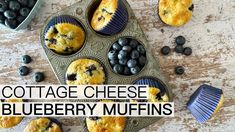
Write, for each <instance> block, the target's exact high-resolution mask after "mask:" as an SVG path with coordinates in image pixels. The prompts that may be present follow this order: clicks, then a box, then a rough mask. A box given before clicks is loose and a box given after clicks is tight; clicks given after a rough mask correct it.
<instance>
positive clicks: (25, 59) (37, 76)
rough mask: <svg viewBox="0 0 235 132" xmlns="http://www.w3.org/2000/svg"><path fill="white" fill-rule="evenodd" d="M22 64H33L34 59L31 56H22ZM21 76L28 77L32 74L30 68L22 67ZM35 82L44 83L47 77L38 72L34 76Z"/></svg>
mask: <svg viewBox="0 0 235 132" xmlns="http://www.w3.org/2000/svg"><path fill="white" fill-rule="evenodd" d="M22 62H23V63H24V64H29V63H30V62H32V58H31V57H30V56H29V55H24V56H22ZM18 70H19V74H20V76H27V75H28V74H29V73H30V68H29V67H27V66H21V67H20V68H19V69H18ZM33 78H34V81H35V82H42V81H43V80H44V79H45V76H44V74H43V73H42V72H36V73H35V74H34V76H33Z"/></svg>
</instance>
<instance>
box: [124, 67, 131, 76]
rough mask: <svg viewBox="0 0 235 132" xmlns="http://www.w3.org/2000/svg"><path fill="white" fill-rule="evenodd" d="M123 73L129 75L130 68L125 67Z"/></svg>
mask: <svg viewBox="0 0 235 132" xmlns="http://www.w3.org/2000/svg"><path fill="white" fill-rule="evenodd" d="M123 74H124V75H131V70H130V68H129V67H125V68H124V72H123Z"/></svg>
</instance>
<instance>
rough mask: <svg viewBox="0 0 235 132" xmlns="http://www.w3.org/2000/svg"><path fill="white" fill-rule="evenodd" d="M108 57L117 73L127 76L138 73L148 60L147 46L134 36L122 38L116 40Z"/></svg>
mask: <svg viewBox="0 0 235 132" xmlns="http://www.w3.org/2000/svg"><path fill="white" fill-rule="evenodd" d="M108 59H109V62H110V65H111V66H112V68H113V71H114V72H115V73H117V74H120V75H126V76H130V75H136V74H138V73H139V72H140V71H141V70H142V69H143V67H144V66H145V64H146V62H147V59H146V50H145V47H144V46H143V45H142V44H141V43H139V42H138V41H137V40H135V39H132V38H120V39H119V40H118V41H117V42H115V43H114V44H113V45H112V47H111V49H110V51H109V53H108Z"/></svg>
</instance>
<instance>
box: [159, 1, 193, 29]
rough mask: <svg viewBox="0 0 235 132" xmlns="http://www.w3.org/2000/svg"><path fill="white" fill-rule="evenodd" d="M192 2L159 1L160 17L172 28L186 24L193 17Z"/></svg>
mask: <svg viewBox="0 0 235 132" xmlns="http://www.w3.org/2000/svg"><path fill="white" fill-rule="evenodd" d="M193 8H194V6H193V4H192V0H159V6H158V10H159V16H160V18H161V20H162V21H163V22H164V23H165V24H168V25H171V26H181V25H184V24H186V23H187V22H188V21H189V20H190V19H191V17H192V11H193Z"/></svg>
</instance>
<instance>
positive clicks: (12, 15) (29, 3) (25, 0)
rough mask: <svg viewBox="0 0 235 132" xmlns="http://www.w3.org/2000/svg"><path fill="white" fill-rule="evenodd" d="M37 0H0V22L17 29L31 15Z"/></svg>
mask: <svg viewBox="0 0 235 132" xmlns="http://www.w3.org/2000/svg"><path fill="white" fill-rule="evenodd" d="M36 2H37V0H0V23H1V24H4V25H6V26H7V27H9V28H11V29H15V28H16V27H17V26H18V25H19V24H21V23H22V22H23V21H24V20H25V18H26V17H27V16H28V15H29V13H30V11H31V10H32V8H33V7H34V5H35V4H36Z"/></svg>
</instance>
